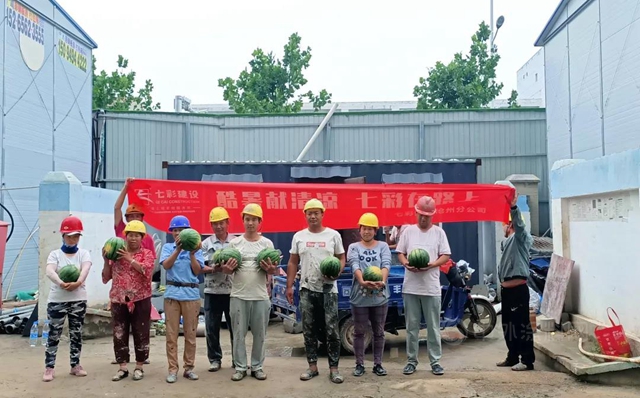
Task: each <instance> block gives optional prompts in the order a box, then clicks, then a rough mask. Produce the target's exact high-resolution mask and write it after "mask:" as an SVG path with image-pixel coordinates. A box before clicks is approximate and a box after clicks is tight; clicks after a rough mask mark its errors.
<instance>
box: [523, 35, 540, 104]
mask: <svg viewBox="0 0 640 398" xmlns="http://www.w3.org/2000/svg"><path fill="white" fill-rule="evenodd" d="M517 79H518V81H517V89H518V103H519V104H520V105H523V103H525V102H526V101H525V100H530V99H539V100H540V101H541V104H540V106H541V107H543V108H544V107H545V102H544V101H545V94H544V88H545V87H544V82H545V80H544V48H541V49H540V50H538V52H537V53H535V55H534V56H533V57H531V58H530V59H529V60H528V61H527V63H526V64H524V65H522V68H520V69H519V70H518V73H517Z"/></svg>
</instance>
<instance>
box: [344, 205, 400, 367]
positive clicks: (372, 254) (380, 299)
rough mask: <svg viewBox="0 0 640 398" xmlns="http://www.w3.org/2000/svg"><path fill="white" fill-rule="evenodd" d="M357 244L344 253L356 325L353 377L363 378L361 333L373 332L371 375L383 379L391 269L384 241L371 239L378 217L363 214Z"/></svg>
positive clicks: (362, 339)
mask: <svg viewBox="0 0 640 398" xmlns="http://www.w3.org/2000/svg"><path fill="white" fill-rule="evenodd" d="M358 225H359V226H360V236H361V238H362V240H361V241H360V242H356V243H352V244H350V245H349V249H348V250H347V264H348V265H349V266H350V267H351V271H352V273H353V284H352V286H351V296H350V301H351V315H352V316H353V322H354V326H355V332H354V334H353V350H354V353H355V355H356V367H355V369H354V370H353V375H354V376H362V375H363V374H364V372H365V368H364V348H365V347H364V334H365V332H366V330H367V328H369V322H371V328H372V329H373V373H375V374H376V375H378V376H386V375H387V371H386V370H385V369H384V368H383V367H382V353H383V352H384V325H385V323H386V320H387V309H388V302H389V288H388V287H387V285H386V283H387V277H388V276H389V270H390V269H391V249H389V245H388V244H387V243H386V242H381V241H377V240H375V239H374V237H375V235H376V232H377V231H378V229H379V228H380V224H379V223H378V217H377V216H376V215H375V214H373V213H364V214H363V215H362V216H360V220H359V221H358Z"/></svg>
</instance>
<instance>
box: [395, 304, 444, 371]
mask: <svg viewBox="0 0 640 398" xmlns="http://www.w3.org/2000/svg"><path fill="white" fill-rule="evenodd" d="M402 298H403V300H404V313H405V315H404V316H405V322H406V326H407V363H410V364H412V365H414V366H417V365H418V350H419V345H418V344H419V338H418V337H419V335H420V321H421V319H422V316H424V319H425V321H426V323H427V351H428V352H429V362H430V363H431V366H433V365H437V364H439V363H440V358H441V357H442V343H441V341H440V304H441V298H440V296H420V295H417V294H408V293H405V294H403V295H402Z"/></svg>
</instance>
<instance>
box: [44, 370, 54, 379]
mask: <svg viewBox="0 0 640 398" xmlns="http://www.w3.org/2000/svg"><path fill="white" fill-rule="evenodd" d="M54 377H55V371H54V370H53V368H46V369H45V370H44V375H42V381H51V380H53V378H54Z"/></svg>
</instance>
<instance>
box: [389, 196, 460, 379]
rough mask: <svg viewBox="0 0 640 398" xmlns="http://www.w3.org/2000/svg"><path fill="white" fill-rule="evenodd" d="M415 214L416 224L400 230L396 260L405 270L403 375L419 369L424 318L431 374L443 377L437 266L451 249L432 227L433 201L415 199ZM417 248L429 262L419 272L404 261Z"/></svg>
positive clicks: (436, 227) (442, 262)
mask: <svg viewBox="0 0 640 398" xmlns="http://www.w3.org/2000/svg"><path fill="white" fill-rule="evenodd" d="M415 211H416V218H417V224H414V225H410V226H408V227H407V228H405V229H404V230H403V231H402V235H401V236H400V241H399V242H398V246H397V248H396V251H397V252H398V259H399V260H400V263H402V265H403V266H404V267H405V268H406V271H405V273H404V282H403V284H402V297H403V300H404V310H405V321H406V327H407V365H406V366H405V367H404V370H403V371H402V372H403V373H404V374H406V375H410V374H413V373H414V372H415V371H416V367H417V366H418V335H419V334H420V321H421V317H422V316H423V315H424V319H425V321H426V323H427V349H428V352H429V360H430V362H431V372H432V373H433V374H434V375H437V376H440V375H443V374H444V369H443V368H442V366H441V365H440V358H441V357H442V345H441V341H440V306H441V290H440V289H441V287H440V266H441V265H443V264H445V263H446V262H447V261H448V260H449V258H450V257H451V249H450V248H449V241H448V240H447V235H446V233H445V232H444V230H443V229H442V228H440V227H439V226H437V225H433V222H432V217H433V215H434V214H435V213H436V204H435V201H434V200H433V198H431V197H429V196H423V197H421V198H420V199H418V202H417V203H416V205H415ZM418 248H420V249H424V250H426V251H427V253H429V259H430V262H429V265H428V266H427V267H426V268H422V269H419V270H418V269H416V268H414V267H412V266H410V265H409V260H407V256H408V255H409V253H411V251H412V250H414V249H418Z"/></svg>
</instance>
